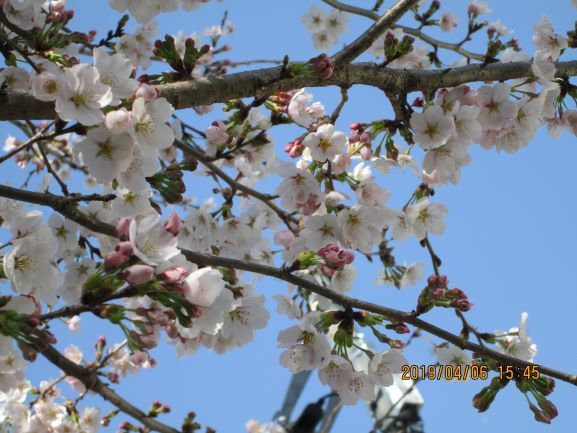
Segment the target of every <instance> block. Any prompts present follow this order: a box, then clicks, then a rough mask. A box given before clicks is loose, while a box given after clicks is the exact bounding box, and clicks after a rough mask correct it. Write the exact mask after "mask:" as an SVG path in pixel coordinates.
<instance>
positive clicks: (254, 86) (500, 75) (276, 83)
mask: <svg viewBox="0 0 577 433" xmlns="http://www.w3.org/2000/svg"><path fill="white" fill-rule="evenodd" d="M556 67H557V76H558V77H571V76H575V75H577V60H571V61H566V62H558V63H557V64H556ZM280 73H281V68H280V67H276V68H266V69H258V70H254V71H246V72H238V73H235V74H229V75H224V76H220V77H204V78H199V79H197V80H190V81H181V82H178V83H172V84H164V85H160V86H157V88H158V90H159V91H160V95H161V96H163V97H165V98H166V99H168V101H169V102H170V103H171V104H172V105H173V106H174V108H176V109H177V110H181V109H185V108H190V107H197V106H199V105H207V104H213V103H219V102H226V101H229V100H231V99H237V98H246V97H254V96H255V95H256V96H257V97H259V96H262V95H266V94H270V93H274V92H279V91H286V90H292V89H299V88H301V87H326V86H352V85H367V86H373V87H377V88H380V89H383V90H390V91H392V92H403V93H408V92H413V91H419V90H422V91H433V90H437V89H440V88H443V87H455V86H458V85H461V84H467V83H472V82H478V81H506V80H512V79H516V78H534V75H533V72H532V71H531V62H511V63H492V64H489V65H484V64H474V65H468V66H463V67H460V68H451V69H442V70H432V71H424V70H415V69H390V68H383V67H380V66H379V65H377V64H375V63H371V62H368V63H355V64H352V65H345V66H342V67H340V68H336V69H335V72H334V73H333V75H332V77H331V78H330V79H328V80H323V79H322V78H320V77H316V76H306V77H305V76H299V77H295V78H285V79H279V77H280ZM55 116H56V112H55V111H54V104H53V103H51V102H42V101H38V100H36V99H35V98H34V97H33V96H32V95H30V94H28V93H26V92H22V91H15V90H13V91H10V92H8V93H5V92H0V120H14V119H52V118H54V117H55Z"/></svg>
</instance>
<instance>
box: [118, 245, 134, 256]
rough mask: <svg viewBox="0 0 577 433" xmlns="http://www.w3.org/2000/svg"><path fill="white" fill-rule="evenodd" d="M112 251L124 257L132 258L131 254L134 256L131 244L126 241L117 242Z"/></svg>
mask: <svg viewBox="0 0 577 433" xmlns="http://www.w3.org/2000/svg"><path fill="white" fill-rule="evenodd" d="M114 251H116V252H118V253H120V254H124V255H125V256H126V257H132V254H134V250H133V248H132V244H131V243H130V242H128V241H124V242H119V243H118V245H116V248H115V249H114Z"/></svg>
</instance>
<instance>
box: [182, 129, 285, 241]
mask: <svg viewBox="0 0 577 433" xmlns="http://www.w3.org/2000/svg"><path fill="white" fill-rule="evenodd" d="M174 145H175V147H177V148H178V149H180V150H182V151H183V152H184V154H186V155H189V156H192V157H194V158H195V159H197V160H198V161H199V162H200V163H201V164H202V165H204V166H205V167H206V168H208V169H209V170H210V171H211V172H212V173H214V174H215V175H216V176H218V177H220V178H221V179H222V180H224V181H225V182H226V183H227V184H229V185H230V186H231V187H232V188H233V189H235V190H239V191H242V192H244V193H245V194H247V195H249V196H251V197H254V198H256V199H257V200H260V201H262V202H263V203H264V204H266V205H267V206H268V207H269V208H271V209H272V210H273V212H274V213H276V214H277V215H278V217H279V218H280V219H281V220H282V221H283V222H284V223H285V224H286V226H287V227H288V229H289V230H290V231H292V232H293V233H294V232H295V229H294V227H293V226H292V225H291V223H293V222H295V221H293V219H292V218H291V216H290V215H289V214H288V213H287V212H285V211H284V210H282V209H281V208H280V207H278V206H277V205H276V204H274V203H273V202H272V201H271V200H272V197H270V196H269V195H267V194H263V193H262V192H259V191H256V190H254V189H252V188H249V187H248V186H246V185H243V184H242V183H239V182H237V181H236V180H234V179H233V178H232V177H230V176H229V175H228V174H226V173H225V172H224V171H223V170H221V169H220V168H218V167H217V166H216V165H214V164H213V163H212V162H210V158H208V157H206V156H205V155H204V154H203V153H202V152H199V151H198V150H196V149H195V148H193V147H192V146H189V145H188V144H186V143H183V142H181V141H178V140H177V141H175V142H174Z"/></svg>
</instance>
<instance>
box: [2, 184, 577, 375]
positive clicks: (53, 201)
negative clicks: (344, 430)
mask: <svg viewBox="0 0 577 433" xmlns="http://www.w3.org/2000/svg"><path fill="white" fill-rule="evenodd" d="M0 196H2V197H7V198H12V199H16V200H20V201H24V202H28V203H34V204H40V205H44V206H49V207H51V208H52V209H54V210H55V211H57V212H59V213H60V214H62V215H63V216H64V217H66V218H68V219H70V220H72V221H75V222H77V223H78V224H80V225H83V226H84V227H86V228H88V229H90V230H93V231H95V232H98V233H102V234H105V235H109V236H115V231H116V229H115V228H114V227H113V226H111V225H110V224H106V223H103V222H101V221H98V220H96V219H94V218H90V217H88V216H86V215H84V214H83V213H81V212H79V211H78V210H77V209H76V208H75V207H74V205H72V204H71V203H69V202H67V200H66V198H65V197H59V196H55V195H52V194H41V193H35V192H30V191H24V190H19V189H16V188H11V187H8V186H4V185H0ZM43 197H44V198H43ZM181 251H182V254H183V255H184V256H185V257H186V259H187V260H189V261H190V262H193V263H197V264H199V265H202V266H222V267H227V268H234V269H238V270H242V271H247V272H253V273H256V274H260V275H266V276H269V277H273V278H276V279H278V280H282V281H286V282H287V283H291V284H294V285H296V286H298V287H302V288H304V289H307V290H310V291H311V292H314V293H316V294H318V295H321V296H324V297H325V298H328V299H330V300H332V301H333V302H335V303H337V304H339V305H342V306H344V307H350V308H357V309H360V310H364V311H369V312H371V313H375V314H381V315H383V316H385V317H387V318H388V319H389V320H395V321H402V322H406V323H409V324H411V325H413V326H415V327H417V328H420V329H422V330H423V331H426V332H428V333H429V334H432V335H435V336H437V337H439V338H441V339H443V340H445V341H448V342H450V343H453V344H454V345H456V346H458V347H460V348H461V349H467V350H470V351H472V352H474V353H477V354H479V355H483V356H486V357H487V358H491V359H493V360H495V361H498V362H501V363H503V364H506V365H514V366H519V367H526V366H537V367H538V369H539V371H540V372H541V373H542V374H544V375H547V376H551V377H554V378H556V379H559V380H562V381H563V382H567V383H570V384H572V385H577V375H574V374H568V373H564V372H562V371H559V370H555V369H552V368H548V367H544V366H542V365H538V364H535V363H532V362H527V361H523V360H521V359H518V358H514V357H512V356H509V355H505V354H503V353H500V352H497V351H495V350H492V349H489V348H487V347H483V346H481V345H479V344H476V343H473V342H471V341H468V340H465V339H463V338H460V337H458V336H457V335H455V334H452V333H450V332H449V331H446V330H444V329H441V328H439V327H437V326H435V325H433V324H431V323H429V322H425V321H424V320H422V319H419V318H418V317H417V316H416V314H415V312H414V311H412V312H404V311H400V310H396V309H394V308H389V307H385V306H381V305H377V304H373V303H372V302H367V301H363V300H360V299H356V298H351V297H348V296H345V295H343V294H342V293H340V292H336V291H334V290H331V289H329V288H327V287H323V286H320V285H318V284H316V283H314V282H312V281H309V280H307V279H305V278H301V277H299V276H296V275H293V274H292V273H291V272H290V271H288V270H287V269H285V268H275V267H273V266H267V265H261V264H259V263H252V262H248V261H243V260H236V259H229V258H226V257H218V256H213V255H210V254H201V253H197V252H194V251H189V250H185V249H182V250H181ZM74 365H75V366H76V364H74ZM75 377H76V376H75Z"/></svg>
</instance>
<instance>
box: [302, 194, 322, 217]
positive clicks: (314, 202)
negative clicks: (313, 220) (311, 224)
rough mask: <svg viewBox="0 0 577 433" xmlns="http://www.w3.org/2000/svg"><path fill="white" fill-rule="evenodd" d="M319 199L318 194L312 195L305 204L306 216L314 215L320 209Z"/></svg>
mask: <svg viewBox="0 0 577 433" xmlns="http://www.w3.org/2000/svg"><path fill="white" fill-rule="evenodd" d="M319 204H320V202H319V197H318V196H317V195H316V194H311V195H310V196H309V198H308V200H307V201H306V202H305V203H304V204H303V207H302V212H303V214H304V215H306V216H309V215H312V214H313V213H314V212H315V211H316V210H317V208H318V207H319Z"/></svg>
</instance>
